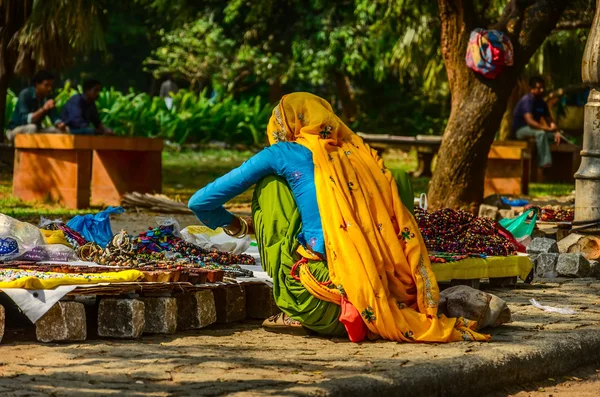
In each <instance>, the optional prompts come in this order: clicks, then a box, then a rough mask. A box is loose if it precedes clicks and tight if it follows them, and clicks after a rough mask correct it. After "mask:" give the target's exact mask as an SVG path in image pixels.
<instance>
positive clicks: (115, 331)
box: [98, 298, 146, 339]
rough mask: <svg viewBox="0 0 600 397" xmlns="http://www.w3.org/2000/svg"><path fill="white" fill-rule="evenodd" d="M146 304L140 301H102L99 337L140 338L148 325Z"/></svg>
mask: <svg viewBox="0 0 600 397" xmlns="http://www.w3.org/2000/svg"><path fill="white" fill-rule="evenodd" d="M144 309H145V307H144V302H142V301H141V300H139V299H114V298H109V299H102V300H101V301H100V306H99V308H98V335H99V336H102V337H111V338H125V339H131V338H139V337H140V336H141V335H142V332H144V326H145V323H146V320H145V315H144V311H145V310H144Z"/></svg>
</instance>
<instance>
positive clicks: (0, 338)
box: [0, 305, 6, 342]
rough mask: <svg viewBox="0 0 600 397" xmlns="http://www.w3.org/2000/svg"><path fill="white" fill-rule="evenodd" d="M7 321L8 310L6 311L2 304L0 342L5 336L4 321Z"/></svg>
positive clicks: (0, 311) (0, 309) (0, 307)
mask: <svg viewBox="0 0 600 397" xmlns="http://www.w3.org/2000/svg"><path fill="white" fill-rule="evenodd" d="M5 322H6V312H5V311H4V306H2V305H0V342H2V338H3V337H4V323H5Z"/></svg>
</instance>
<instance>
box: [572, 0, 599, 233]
mask: <svg viewBox="0 0 600 397" xmlns="http://www.w3.org/2000/svg"><path fill="white" fill-rule="evenodd" d="M599 8H600V0H596V15H595V16H594V21H593V23H592V27H591V28H590V34H589V36H588V40H587V44H586V46H585V52H584V54H583V62H582V67H581V69H582V70H581V74H582V78H583V83H584V84H586V85H587V86H589V87H590V88H591V91H590V95H589V97H588V103H587V105H585V119H584V129H583V150H582V151H581V156H582V157H581V165H580V167H579V170H578V171H577V173H576V174H575V221H574V222H573V226H574V227H575V228H578V232H580V233H593V234H598V233H600V10H599Z"/></svg>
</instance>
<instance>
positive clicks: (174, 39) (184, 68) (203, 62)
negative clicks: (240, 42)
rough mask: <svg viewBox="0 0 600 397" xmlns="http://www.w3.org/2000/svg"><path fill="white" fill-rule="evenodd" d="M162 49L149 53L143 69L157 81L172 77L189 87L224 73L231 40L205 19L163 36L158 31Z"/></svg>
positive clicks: (162, 31) (231, 46)
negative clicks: (167, 76)
mask: <svg viewBox="0 0 600 397" xmlns="http://www.w3.org/2000/svg"><path fill="white" fill-rule="evenodd" d="M159 35H160V36H161V40H162V45H161V46H160V47H159V48H158V49H156V50H154V51H153V53H152V58H151V59H149V60H147V61H146V65H147V66H148V67H150V69H146V70H151V71H152V72H153V73H154V76H155V77H156V78H157V79H160V77H161V76H162V75H164V74H167V73H175V74H177V75H179V76H181V77H183V78H185V79H186V80H187V81H189V82H190V83H191V86H192V88H193V87H195V86H197V85H198V83H200V82H202V81H204V80H207V79H210V78H211V76H213V75H217V74H218V73H220V72H221V71H222V70H227V68H228V63H229V61H230V59H229V56H230V54H231V52H232V51H233V49H234V46H235V42H234V40H231V39H228V38H226V37H225V36H224V33H223V28H221V27H220V26H218V25H216V24H215V23H213V22H212V21H210V20H208V19H207V18H202V19H198V20H196V21H194V22H192V23H190V24H185V25H183V26H182V27H181V28H178V29H175V30H172V31H170V32H166V33H165V31H164V30H161V31H160V33H159Z"/></svg>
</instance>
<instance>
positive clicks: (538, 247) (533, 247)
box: [527, 237, 558, 255]
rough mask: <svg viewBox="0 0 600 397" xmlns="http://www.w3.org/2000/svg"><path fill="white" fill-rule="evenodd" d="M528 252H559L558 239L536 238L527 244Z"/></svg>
mask: <svg viewBox="0 0 600 397" xmlns="http://www.w3.org/2000/svg"><path fill="white" fill-rule="evenodd" d="M527 253H528V254H530V255H531V254H558V244H557V243H556V240H552V239H550V238H540V237H538V238H534V239H533V240H532V241H531V243H530V244H529V245H528V246H527Z"/></svg>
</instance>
